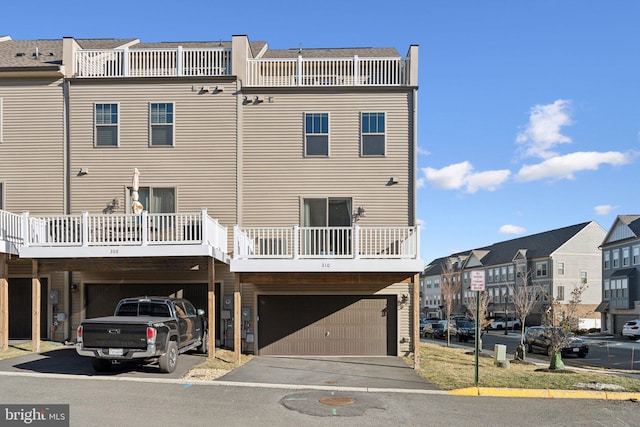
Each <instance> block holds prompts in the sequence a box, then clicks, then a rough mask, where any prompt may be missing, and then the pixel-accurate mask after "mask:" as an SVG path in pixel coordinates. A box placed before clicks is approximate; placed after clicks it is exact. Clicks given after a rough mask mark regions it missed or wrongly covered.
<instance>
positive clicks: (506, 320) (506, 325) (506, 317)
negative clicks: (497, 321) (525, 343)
mask: <svg viewBox="0 0 640 427" xmlns="http://www.w3.org/2000/svg"><path fill="white" fill-rule="evenodd" d="M508 302H509V287H508V286H507V293H506V294H505V296H504V334H505V335H508V333H509V315H508V312H507V303H508Z"/></svg>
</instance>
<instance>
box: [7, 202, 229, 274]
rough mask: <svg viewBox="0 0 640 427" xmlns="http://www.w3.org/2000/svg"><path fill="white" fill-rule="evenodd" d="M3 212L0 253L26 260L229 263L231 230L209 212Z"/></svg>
mask: <svg viewBox="0 0 640 427" xmlns="http://www.w3.org/2000/svg"><path fill="white" fill-rule="evenodd" d="M0 213H1V215H0V251H2V250H3V249H4V252H5V253H12V254H18V255H20V257H22V258H90V257H144V256H148V257H154V256H212V257H214V258H215V259H218V260H220V261H223V262H227V263H228V262H229V259H228V254H227V242H228V236H227V228H226V227H223V226H221V225H220V224H219V223H218V221H217V220H216V219H213V218H211V217H210V216H209V215H208V214H207V211H206V209H203V210H202V211H201V212H197V213H180V214H165V213H163V214H154V213H148V212H146V211H144V212H142V213H141V214H139V215H135V214H89V213H87V212H83V213H81V214H75V215H48V216H44V215H31V214H29V213H28V212H25V213H23V214H22V215H18V214H13V213H9V212H5V211H0Z"/></svg>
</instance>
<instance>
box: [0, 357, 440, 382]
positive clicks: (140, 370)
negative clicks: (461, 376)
mask: <svg viewBox="0 0 640 427" xmlns="http://www.w3.org/2000/svg"><path fill="white" fill-rule="evenodd" d="M205 357H206V356H205V355H200V354H191V353H185V354H181V355H180V358H179V361H178V367H177V368H176V370H175V371H174V372H173V373H171V374H162V373H160V372H159V371H158V367H157V365H142V366H140V365H138V364H135V363H125V364H123V365H121V366H117V367H114V368H112V369H111V371H109V372H95V371H94V370H93V368H92V366H91V361H90V360H89V358H87V357H83V356H80V355H78V354H77V353H76V350H75V348H74V347H73V346H63V347H61V348H60V349H56V350H51V351H46V352H43V353H36V354H34V353H27V354H25V355H24V356H19V357H14V358H10V359H4V360H0V372H31V373H41V374H64V375H82V376H92V377H123V378H153V379H156V380H162V379H180V378H182V377H183V376H185V375H186V374H187V373H188V372H189V371H190V370H191V369H193V368H194V367H195V366H196V365H199V364H200V363H202V362H203V361H204V360H205ZM217 381H220V382H225V383H228V382H238V383H253V384H256V383H259V384H267V385H268V384H273V385H276V384H277V385H282V384H284V385H295V386H302V387H304V386H312V387H357V388H368V389H378V388H379V389H411V390H438V388H437V387H436V386H435V385H433V384H431V383H429V382H428V381H426V380H425V379H424V378H422V377H420V376H419V375H418V374H417V373H416V372H415V371H414V370H413V369H412V368H410V367H409V366H407V364H406V363H405V362H404V360H402V358H400V357H392V356H387V357H314V356H307V357H304V356H290V357H286V356H280V357H276V356H254V357H253V358H252V359H251V360H250V361H249V362H247V363H245V364H244V365H242V366H241V367H239V368H236V369H235V370H233V371H231V372H229V373H228V374H226V375H224V376H222V377H220V378H219V379H218V380H217Z"/></svg>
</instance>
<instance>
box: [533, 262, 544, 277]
mask: <svg viewBox="0 0 640 427" xmlns="http://www.w3.org/2000/svg"><path fill="white" fill-rule="evenodd" d="M536 277H547V263H546V262H538V263H536Z"/></svg>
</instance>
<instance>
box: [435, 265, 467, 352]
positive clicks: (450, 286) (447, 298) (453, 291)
mask: <svg viewBox="0 0 640 427" xmlns="http://www.w3.org/2000/svg"><path fill="white" fill-rule="evenodd" d="M461 279H462V270H461V269H459V268H458V266H457V265H456V262H455V260H452V259H448V260H447V261H446V262H444V263H442V265H441V273H440V292H441V293H442V298H443V299H444V310H445V317H446V320H447V325H446V333H447V346H449V345H450V344H451V334H450V329H451V312H452V311H453V308H454V304H455V298H456V297H457V296H458V295H460V285H461Z"/></svg>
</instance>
